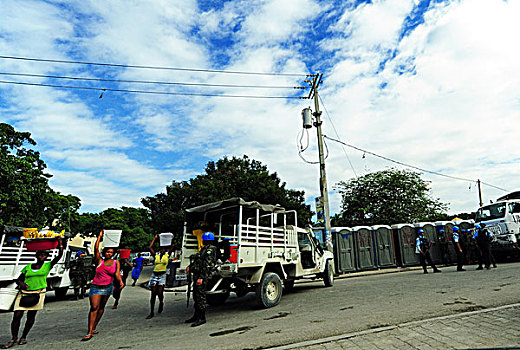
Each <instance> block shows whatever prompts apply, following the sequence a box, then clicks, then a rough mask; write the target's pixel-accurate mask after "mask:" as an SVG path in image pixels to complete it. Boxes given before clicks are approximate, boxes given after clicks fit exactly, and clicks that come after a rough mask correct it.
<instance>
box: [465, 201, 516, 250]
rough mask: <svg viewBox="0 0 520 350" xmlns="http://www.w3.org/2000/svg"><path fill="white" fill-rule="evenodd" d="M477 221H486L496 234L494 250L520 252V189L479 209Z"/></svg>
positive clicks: (492, 244) (489, 228) (491, 230)
mask: <svg viewBox="0 0 520 350" xmlns="http://www.w3.org/2000/svg"><path fill="white" fill-rule="evenodd" d="M475 222H476V223H485V224H486V225H487V228H488V230H489V231H490V232H491V233H492V234H493V235H494V239H493V242H491V246H492V248H493V250H496V251H502V252H512V253H514V255H519V254H520V191H515V192H511V193H509V194H507V195H505V196H502V197H500V198H498V199H497V200H496V202H495V203H492V204H487V205H484V206H482V207H480V208H479V209H478V210H477V213H476V217H475Z"/></svg>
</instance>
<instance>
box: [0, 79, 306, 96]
mask: <svg viewBox="0 0 520 350" xmlns="http://www.w3.org/2000/svg"><path fill="white" fill-rule="evenodd" d="M0 84H12V85H26V86H43V87H52V88H59V89H77V90H95V91H102V92H104V91H112V92H127V93H137V94H154V95H175V96H205V97H235V98H257V99H306V97H299V96H258V95H227V94H205V93H191V92H168V91H147V90H127V89H112V88H102V87H88V86H71V85H56V84H43V83H27V82H20V81H6V80H0Z"/></svg>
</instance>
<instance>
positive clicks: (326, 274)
mask: <svg viewBox="0 0 520 350" xmlns="http://www.w3.org/2000/svg"><path fill="white" fill-rule="evenodd" d="M323 283H325V287H332V286H333V285H334V269H333V268H332V264H331V263H330V260H327V264H326V265H325V271H323Z"/></svg>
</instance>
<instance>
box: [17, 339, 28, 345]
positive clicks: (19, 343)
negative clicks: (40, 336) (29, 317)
mask: <svg viewBox="0 0 520 350" xmlns="http://www.w3.org/2000/svg"><path fill="white" fill-rule="evenodd" d="M25 344H27V339H25V338H20V341H18V345H25Z"/></svg>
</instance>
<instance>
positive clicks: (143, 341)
mask: <svg viewBox="0 0 520 350" xmlns="http://www.w3.org/2000/svg"><path fill="white" fill-rule="evenodd" d="M519 267H520V265H519V264H518V263H513V264H504V265H500V266H499V268H498V269H492V270H489V271H487V270H484V271H475V270H474V268H471V270H468V271H466V272H462V273H459V272H456V271H455V268H454V267H450V268H445V269H443V272H442V273H440V274H431V273H430V274H428V275H423V274H422V271H419V270H412V271H407V272H401V273H392V274H380V275H367V276H364V277H359V278H357V277H356V278H342V279H340V280H337V281H336V284H335V286H334V287H333V288H325V287H324V286H323V283H322V282H321V281H320V282H318V281H316V282H307V283H300V284H297V285H296V286H295V290H294V292H293V293H290V294H287V295H284V297H283V298H282V301H281V304H280V305H279V306H277V307H275V308H271V309H265V310H264V309H256V308H255V307H254V294H249V295H247V296H246V297H244V298H241V299H238V298H236V297H232V298H230V299H229V301H228V302H227V303H226V304H224V305H222V306H219V307H212V308H210V310H209V312H208V315H207V316H208V321H209V323H208V324H206V325H204V326H202V327H199V328H196V329H193V328H191V327H189V326H188V325H185V324H184V322H183V320H184V319H186V318H188V317H189V316H191V312H192V309H191V308H190V309H186V303H185V295H184V294H182V293H173V292H170V293H168V294H167V295H166V305H165V311H164V313H163V314H161V315H159V316H158V317H155V318H154V319H152V320H145V319H144V317H145V316H146V315H147V313H148V298H149V291H147V290H146V289H144V288H139V287H133V288H132V287H127V288H126V289H125V290H124V291H123V297H122V300H121V304H120V308H119V309H118V310H111V309H107V310H106V314H105V316H104V317H103V320H102V322H101V324H100V327H99V330H100V334H99V335H97V336H96V337H95V338H94V339H92V340H91V341H90V342H87V343H84V342H80V341H79V339H81V337H82V336H83V335H84V333H85V330H86V316H87V311H88V301H87V300H80V301H72V300H66V301H60V302H56V301H54V299H53V297H52V296H50V297H49V298H48V301H49V302H48V303H47V304H46V306H45V309H44V310H43V311H42V312H40V313H39V315H38V318H37V321H36V325H35V327H34V329H33V331H32V332H31V334H30V335H29V339H28V340H29V346H27V348H31V347H34V348H36V347H37V348H39V349H53V350H55V349H99V348H106V347H113V348H118V349H134V348H148V347H150V344H151V343H154V344H156V345H155V346H157V347H162V348H165V349H167V348H173V347H175V348H179V349H183V350H184V349H201V348H212V349H258V348H269V347H275V346H281V345H287V344H294V343H300V342H302V341H312V340H317V339H323V338H327V337H338V336H340V338H335V339H329V342H328V343H324V344H325V345H323V344H319V345H313V344H307V345H299V346H300V347H305V346H315V347H317V349H322V348H329V347H330V348H335V349H342V348H349V346H350V345H351V343H355V342H360V344H361V345H360V347H361V348H364V345H363V343H362V341H365V340H366V339H369V338H370V337H376V338H370V340H367V341H368V342H370V343H372V342H373V341H374V342H375V343H376V344H379V345H374V346H379V347H380V348H391V346H395V345H394V343H391V344H387V343H388V342H389V341H390V340H389V339H394V338H395V339H396V340H395V342H396V343H395V344H401V343H399V341H402V339H408V337H410V338H413V339H416V338H417V337H418V336H417V335H416V334H415V333H410V334H411V336H410V334H408V333H406V334H405V333H400V332H406V330H407V329H408V330H411V329H413V331H414V332H415V329H416V328H417V330H421V329H423V330H424V333H425V336H427V335H428V334H429V333H428V331H427V330H430V331H432V334H435V332H436V327H437V326H436V325H435V324H430V323H427V322H426V323H420V324H413V323H410V322H414V321H421V320H426V319H431V318H434V317H445V316H450V315H457V314H459V315H460V314H461V313H464V312H472V311H480V310H489V309H490V308H493V307H500V306H503V305H511V304H516V303H519V302H520V298H519V296H518V290H519V289H520V281H519V279H518V268H519ZM109 305H111V303H109ZM500 310H501V309H500ZM500 310H497V311H496V312H497V314H494V313H493V312H495V311H492V312H491V311H490V313H481V314H475V315H473V314H471V315H469V314H468V315H467V317H470V319H469V320H473V321H471V322H473V323H479V322H480V321H479V318H478V317H481V316H477V315H487V316H485V317H495V316H490V315H496V317H497V318H499V319H502V318H503V319H505V320H506V321H504V322H503V323H500V324H504V325H509V324H513V323H515V322H516V321H515V320H517V319H518V309H517V308H512V309H511V310H512V311H507V310H509V309H507V310H506V309H504V310H506V311H500ZM502 312H512V313H510V314H504V315H502V314H501V313H502ZM464 317H466V316H464ZM471 317H477V318H476V319H475V318H471ZM10 319H11V315H10V314H0V325H2V326H1V327H0V342H5V341H7V340H8V339H9V331H8V329H9V327H8V325H9V323H10ZM457 320H458V319H457ZM513 321H515V322H513ZM428 322H430V321H428ZM431 322H441V323H444V324H445V325H450V324H452V322H454V323H453V324H454V328H455V330H456V331H460V337H462V339H466V340H467V339H470V338H472V335H471V334H472V333H471V332H468V331H466V330H465V329H464V328H463V324H465V323H466V321H465V320H464V319H463V320H462V321H460V322H459V321H455V319H454V320H451V319H439V321H431ZM486 323H489V322H487V321H486ZM516 323H518V322H516ZM492 324H495V320H493V321H492ZM438 326H439V327H440V329H444V328H446V327H445V326H442V324H439V325H438ZM385 327H389V328H385ZM443 327H444V328H443ZM495 328H496V332H498V331H499V330H501V329H502V327H495ZM505 329H508V330H510V332H512V334H515V333H514V332H515V331H518V329H515V328H513V326H511V328H505ZM367 330H372V333H368V334H365V335H360V333H358V332H362V331H367ZM374 330H377V332H375V331H374ZM441 333H444V332H441ZM355 334H357V335H356V336H353V337H350V338H348V337H347V338H345V335H347V336H348V335H355ZM341 336H343V338H341ZM432 337H435V336H432ZM442 337H444V335H442ZM453 337H454V339H455V340H454V341H460V339H459V338H457V337H458V336H457V337H455V335H453ZM373 339H375V340H373ZM417 339H419V341H421V340H420V338H417ZM330 340H333V341H332V342H330ZM426 340H427V339H426ZM505 340H507V339H504V341H505ZM393 341H394V340H392V342H393ZM430 341H431V340H430ZM493 342H494V341H493V339H491V340H489V343H493ZM409 343H410V344H411V345H410V346H411V348H418V349H421V345H418V344H416V343H414V342H413V340H410V342H409ZM426 343H428V341H426ZM414 344H415V345H414ZM446 344H447V343H446ZM454 344H455V345H453V346H452V345H450V346H451V347H461V346H460V344H463V343H462V342H460V343H454ZM467 344H470V343H469V342H468V343H467ZM498 344H499V343H498V342H497V346H498ZM500 344H505V343H500ZM31 345H32V346H31ZM385 345H388V347H386V346H385ZM507 345H509V346H511V345H515V344H511V343H508V344H507ZM323 346H325V347H323ZM338 346H339V347H338ZM320 347H321V348H320ZM396 347H397V348H399V346H396ZM448 347H449V346H448ZM465 347H466V348H467V347H470V346H467V345H465ZM438 348H443V346H442V345H441V346H440V347H438ZM462 348H463V347H462Z"/></svg>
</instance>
